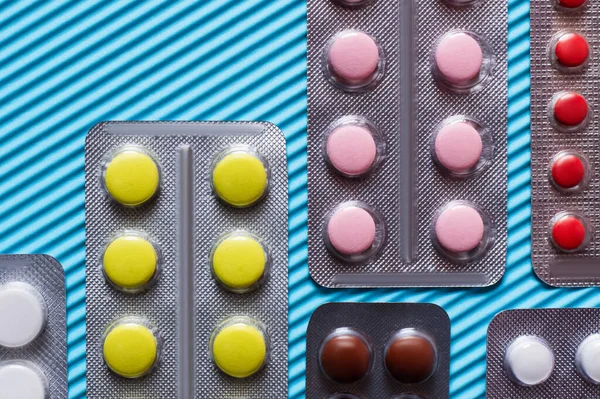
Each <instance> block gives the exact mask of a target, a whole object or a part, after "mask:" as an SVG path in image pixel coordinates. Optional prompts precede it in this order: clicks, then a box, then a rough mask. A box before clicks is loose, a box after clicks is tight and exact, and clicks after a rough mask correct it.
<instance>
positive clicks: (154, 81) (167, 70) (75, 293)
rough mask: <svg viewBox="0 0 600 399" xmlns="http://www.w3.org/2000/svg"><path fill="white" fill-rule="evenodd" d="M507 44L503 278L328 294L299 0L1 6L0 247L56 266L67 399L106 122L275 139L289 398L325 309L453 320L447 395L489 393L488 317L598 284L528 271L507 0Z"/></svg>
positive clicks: (520, 31) (525, 132) (524, 79)
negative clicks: (317, 275)
mask: <svg viewBox="0 0 600 399" xmlns="http://www.w3.org/2000/svg"><path fill="white" fill-rule="evenodd" d="M323 1H326V0H323ZM486 1H487V0H486ZM490 1H491V0H490ZM509 39H510V54H509V55H510V57H509V58H510V90H509V95H510V107H509V117H510V129H509V136H510V137H509V139H510V143H509V144H510V145H509V158H510V167H509V175H510V179H509V180H510V181H509V194H510V200H509V204H508V206H509V213H510V221H509V233H510V234H509V247H510V248H509V257H508V267H507V273H506V275H505V277H504V279H503V280H502V282H501V283H500V284H499V285H497V286H495V287H492V288H486V289H446V290H443V289H438V290H425V289H409V290H327V289H322V288H319V287H317V286H316V285H315V284H314V283H313V282H312V280H311V279H310V277H309V275H308V268H307V264H306V261H307V249H306V239H307V236H306V234H307V230H306V220H307V212H306V205H307V202H306V201H307V195H306V4H305V1H304V0H244V1H239V0H213V1H209V0H180V1H172V0H161V1H159V0H114V1H106V0H71V1H69V0H35V1H34V0H0V252H2V253H47V254H50V255H52V256H54V257H56V258H57V259H58V260H59V261H60V262H61V263H62V264H63V265H64V267H65V269H66V274H67V287H68V299H67V302H68V303H67V306H68V311H69V315H68V327H69V335H68V340H69V342H68V343H69V346H70V351H69V365H70V370H69V380H70V383H71V387H70V398H82V397H85V344H84V342H85V324H84V322H85V308H84V295H85V290H84V277H85V275H84V270H85V268H84V259H85V248H84V240H85V231H84V192H83V190H84V176H83V159H84V154H83V144H84V137H85V134H86V133H87V131H88V129H89V128H90V127H91V126H93V125H94V124H96V123H97V122H99V121H103V120H134V119H135V120H200V119H214V120H268V121H271V122H273V123H276V124H277V125H279V127H281V129H282V130H283V131H284V133H285V135H286V137H287V140H288V155H289V176H290V289H291V291H290V372H289V374H290V397H291V398H302V397H304V387H305V378H304V368H305V365H304V358H305V343H304V338H305V331H306V325H307V323H308V319H309V317H310V315H311V312H312V311H313V310H314V309H315V308H316V307H317V306H318V305H320V304H321V303H323V302H327V301H344V300H345V301H414V302H434V303H437V304H439V305H441V306H443V307H444V309H446V311H447V312H448V313H449V314H450V317H451V320H452V366H451V379H452V382H451V397H452V398H483V397H484V396H485V334H486V328H487V325H488V323H489V321H490V320H491V318H492V317H493V315H494V314H496V313H497V312H498V311H500V310H502V309H507V308H518V307H550V306H582V307H583V306H598V305H600V296H599V295H597V291H594V290H593V289H576V290H569V289H555V288H550V287H548V286H545V285H544V284H543V283H541V282H540V281H539V280H537V279H536V278H535V277H534V275H533V272H532V269H531V263H530V256H529V254H530V238H529V237H530V231H531V229H530V205H529V198H530V188H529V182H530V172H529V61H528V55H529V4H528V3H527V1H523V0H510V35H509Z"/></svg>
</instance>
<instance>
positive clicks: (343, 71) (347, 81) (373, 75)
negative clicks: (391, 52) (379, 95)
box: [323, 29, 385, 91]
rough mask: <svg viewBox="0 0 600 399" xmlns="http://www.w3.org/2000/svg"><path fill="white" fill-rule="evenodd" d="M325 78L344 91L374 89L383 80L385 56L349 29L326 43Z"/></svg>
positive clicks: (370, 39)
mask: <svg viewBox="0 0 600 399" xmlns="http://www.w3.org/2000/svg"><path fill="white" fill-rule="evenodd" d="M323 64H324V73H325V76H326V77H327V78H328V79H329V80H330V81H331V82H332V83H333V84H334V85H335V86H337V87H339V88H340V89H342V90H345V91H360V90H365V89H368V88H370V87H372V86H374V85H375V84H376V83H377V82H378V81H379V80H381V79H382V78H383V76H384V68H385V56H384V53H383V49H382V48H381V46H379V44H378V43H377V41H376V39H375V38H373V37H372V36H370V35H369V34H367V33H365V32H362V31H360V30H354V29H349V30H345V31H342V32H339V33H337V34H336V35H334V36H333V37H331V38H330V39H329V41H328V42H327V46H326V47H325V49H324V53H323Z"/></svg>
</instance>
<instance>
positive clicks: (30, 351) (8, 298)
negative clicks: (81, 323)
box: [0, 255, 67, 399]
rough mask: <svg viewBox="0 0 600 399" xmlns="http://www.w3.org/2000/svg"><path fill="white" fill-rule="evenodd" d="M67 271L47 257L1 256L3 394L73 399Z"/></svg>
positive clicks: (31, 398)
mask: <svg viewBox="0 0 600 399" xmlns="http://www.w3.org/2000/svg"><path fill="white" fill-rule="evenodd" d="M65 298H66V294H65V274H64V271H63V268H62V266H61V265H60V263H58V262H57V261H56V260H55V259H54V258H52V257H50V256H47V255H0V398H3V399H4V398H6V399H13V398H27V399H47V398H52V399H66V398H67V321H66V320H67V319H66V306H67V303H66V300H65Z"/></svg>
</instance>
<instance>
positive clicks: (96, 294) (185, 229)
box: [85, 122, 288, 399]
mask: <svg viewBox="0 0 600 399" xmlns="http://www.w3.org/2000/svg"><path fill="white" fill-rule="evenodd" d="M85 153H86V158H85V172H86V185H85V192H86V246H87V250H86V283H87V297H86V306H87V328H86V330H87V394H88V397H91V398H108V397H110V398H123V399H128V398H132V397H135V398H137V397H144V398H148V399H150V398H156V399H159V398H160V399H163V398H185V399H189V398H202V399H204V398H209V397H210V398H223V399H225V398H227V399H228V398H233V397H244V398H282V397H285V396H287V364H288V363H287V359H288V353H287V243H288V241H287V228H288V223H287V214H288V212H287V209H288V203H287V198H288V196H287V191H288V187H287V164H286V146H285V139H284V137H283V134H282V132H281V130H279V129H278V128H277V127H276V126H274V125H272V124H269V123H259V122H105V123H100V124H98V125H96V126H94V127H93V128H92V129H91V130H90V132H89V133H88V135H87V138H86V144H85Z"/></svg>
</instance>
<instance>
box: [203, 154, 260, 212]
mask: <svg viewBox="0 0 600 399" xmlns="http://www.w3.org/2000/svg"><path fill="white" fill-rule="evenodd" d="M267 179H268V177H267V168H266V166H265V164H264V163H263V162H262V161H261V160H260V159H259V158H258V157H257V156H256V155H254V154H251V153H250V152H247V151H243V150H239V151H233V152H230V153H228V154H227V155H225V156H224V157H222V158H221V159H220V160H219V161H218V162H217V163H216V165H215V166H214V169H213V172H212V183H213V187H214V190H215V192H216V194H217V195H218V196H219V198H221V199H222V200H223V201H225V202H227V203H228V204H229V205H232V206H235V207H247V206H250V205H252V204H254V203H256V202H257V201H258V200H259V199H261V198H262V197H263V196H264V194H265V191H266V189H267Z"/></svg>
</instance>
